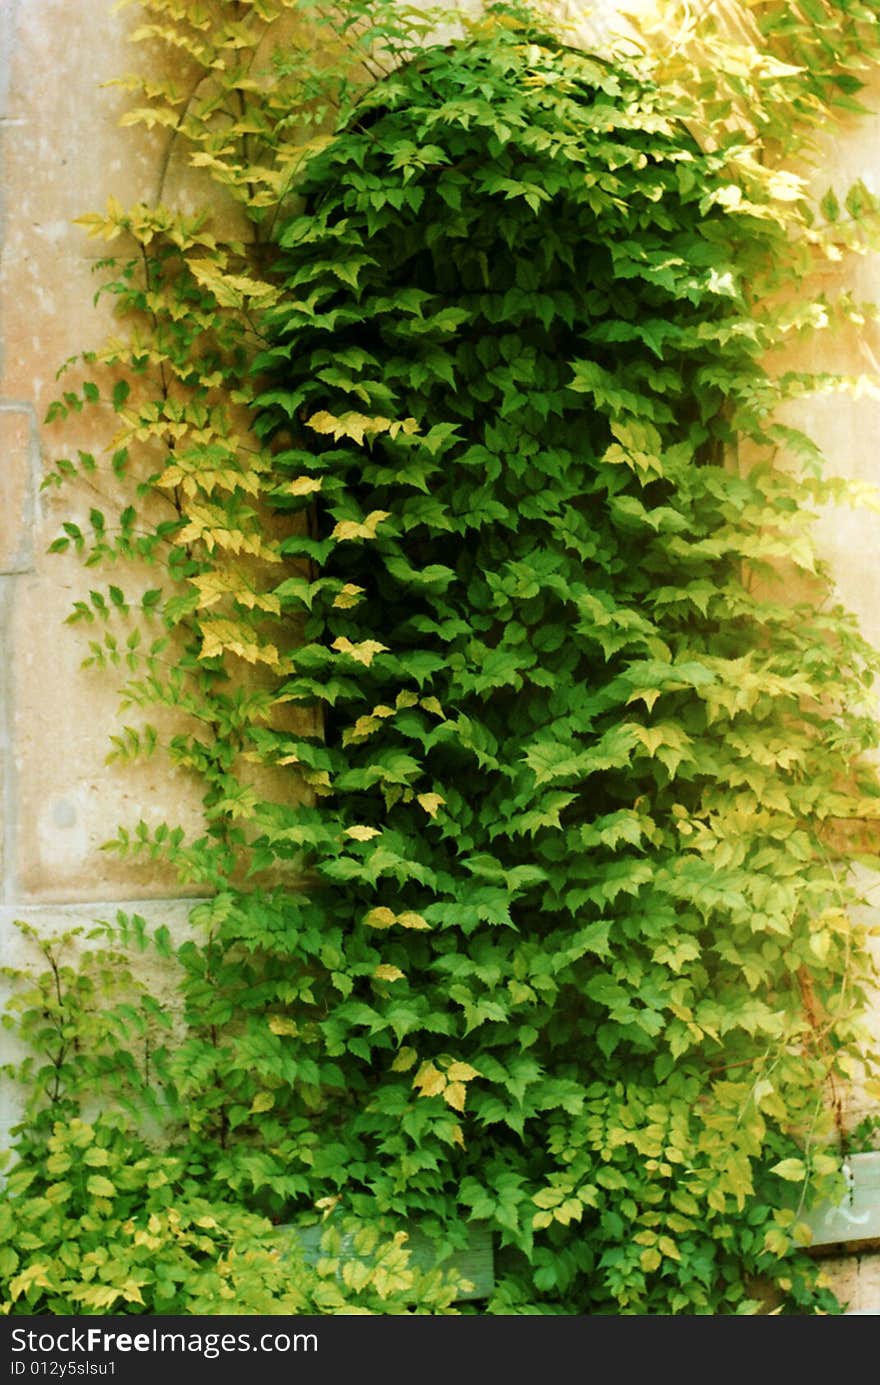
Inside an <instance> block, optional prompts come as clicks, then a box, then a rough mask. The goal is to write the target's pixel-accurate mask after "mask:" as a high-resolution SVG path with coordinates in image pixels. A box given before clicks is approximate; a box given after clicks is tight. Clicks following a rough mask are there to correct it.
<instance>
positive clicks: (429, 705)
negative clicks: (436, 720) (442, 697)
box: [421, 697, 446, 721]
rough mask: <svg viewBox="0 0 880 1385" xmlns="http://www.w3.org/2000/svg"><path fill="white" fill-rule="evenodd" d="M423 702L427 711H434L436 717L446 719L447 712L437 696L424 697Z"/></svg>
mask: <svg viewBox="0 0 880 1385" xmlns="http://www.w3.org/2000/svg"><path fill="white" fill-rule="evenodd" d="M421 703H422V706H423V707H424V709H425V711H426V712H433V713H434V715H435V717H442V718H443V720H444V721H445V720H446V713H445V712H444V711H443V708H442V707H441V706H440V703H439V702H438V701H437V698H436V697H423V698H422V699H421Z"/></svg>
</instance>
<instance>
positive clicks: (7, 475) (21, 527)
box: [0, 405, 33, 573]
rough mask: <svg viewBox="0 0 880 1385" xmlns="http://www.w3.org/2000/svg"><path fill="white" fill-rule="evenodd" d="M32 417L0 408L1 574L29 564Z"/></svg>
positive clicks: (1, 406) (26, 413)
mask: <svg viewBox="0 0 880 1385" xmlns="http://www.w3.org/2000/svg"><path fill="white" fill-rule="evenodd" d="M32 473H33V466H32V439H31V416H30V414H29V412H28V411H26V410H24V409H16V408H11V407H4V406H3V405H0V573H3V572H23V571H26V570H27V568H29V567H30V566H31V564H32V551H33V542H32V534H31V506H32V503H33V497H32V494H31V492H32V487H33V474H32Z"/></svg>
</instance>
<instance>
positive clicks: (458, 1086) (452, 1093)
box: [443, 1082, 467, 1111]
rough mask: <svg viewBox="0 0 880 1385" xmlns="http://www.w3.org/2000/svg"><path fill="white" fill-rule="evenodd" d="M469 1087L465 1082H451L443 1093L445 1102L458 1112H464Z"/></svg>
mask: <svg viewBox="0 0 880 1385" xmlns="http://www.w3.org/2000/svg"><path fill="white" fill-rule="evenodd" d="M466 1097H467V1087H466V1086H465V1085H464V1083H463V1082H450V1083H449V1085H448V1086H447V1087H446V1088H445V1089H444V1091H443V1100H444V1101H446V1102H448V1103H449V1105H450V1106H451V1107H452V1108H453V1109H454V1110H456V1111H463V1110H464V1103H465V1098H466Z"/></svg>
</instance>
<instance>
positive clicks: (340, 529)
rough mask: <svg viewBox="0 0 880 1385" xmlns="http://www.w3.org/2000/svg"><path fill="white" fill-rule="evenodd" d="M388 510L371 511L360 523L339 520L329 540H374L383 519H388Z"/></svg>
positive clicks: (358, 521)
mask: <svg viewBox="0 0 880 1385" xmlns="http://www.w3.org/2000/svg"><path fill="white" fill-rule="evenodd" d="M390 513H391V512H390V511H389V510H371V511H370V513H369V514H368V515H367V517H366V518H365V519H364V520H363V522H361V521H360V520H357V519H341V520H339V522H338V523H337V524H335V525H334V527H333V529H332V531H331V534H330V537H331V539H341V540H342V539H374V538H375V537H376V529H377V528H378V526H379V525H380V524H381V523H382V520H383V519H388V518H390Z"/></svg>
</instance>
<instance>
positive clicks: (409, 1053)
mask: <svg viewBox="0 0 880 1385" xmlns="http://www.w3.org/2000/svg"><path fill="white" fill-rule="evenodd" d="M417 1057H418V1054H417V1053H416V1051H415V1049H414V1048H410V1047H409V1045H408V1044H405V1045H404V1047H403V1048H402V1049H401V1050H400V1052H399V1053H398V1055H397V1057H396V1058H395V1060H394V1062H393V1063H392V1064H391V1071H392V1072H409V1070H410V1068H411V1067H412V1065H413V1063H414V1062H415V1061H416V1058H417Z"/></svg>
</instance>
